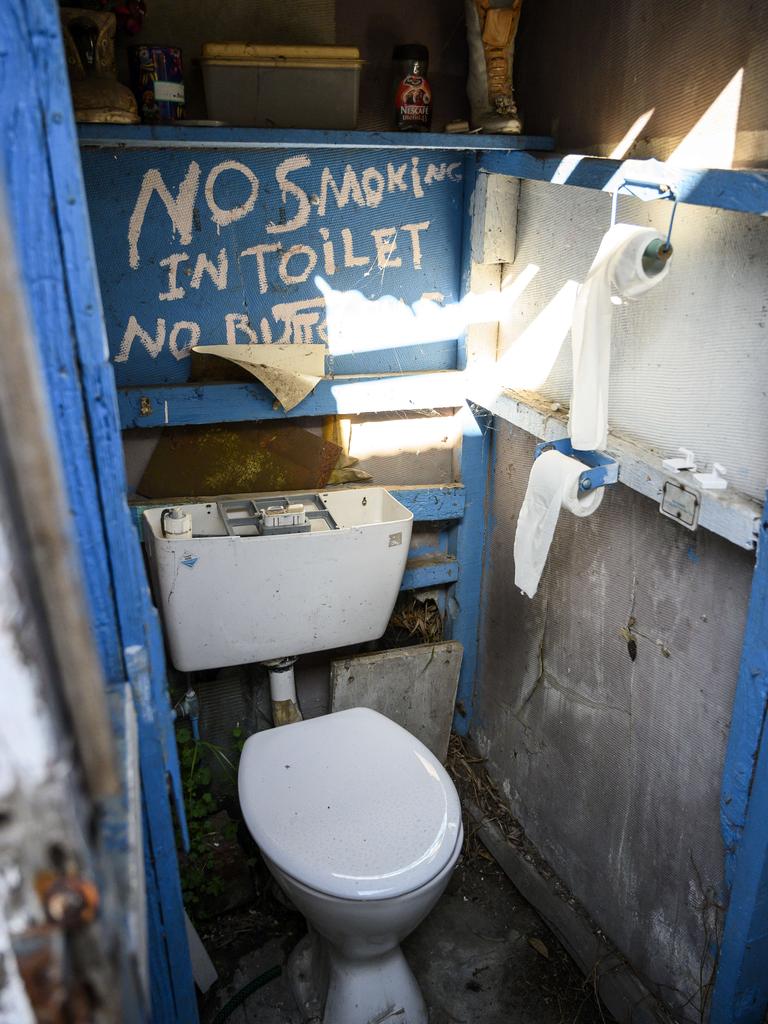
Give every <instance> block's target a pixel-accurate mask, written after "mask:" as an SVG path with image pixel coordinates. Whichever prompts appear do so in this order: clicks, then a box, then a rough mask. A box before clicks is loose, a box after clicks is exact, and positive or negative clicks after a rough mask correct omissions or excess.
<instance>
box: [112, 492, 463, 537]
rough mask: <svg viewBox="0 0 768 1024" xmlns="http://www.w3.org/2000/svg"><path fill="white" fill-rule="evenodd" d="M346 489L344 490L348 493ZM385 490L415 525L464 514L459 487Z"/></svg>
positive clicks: (136, 510) (134, 511)
mask: <svg viewBox="0 0 768 1024" xmlns="http://www.w3.org/2000/svg"><path fill="white" fill-rule="evenodd" d="M348 489H349V488H345V490H348ZM387 490H388V491H391V492H392V494H394V496H395V497H396V498H397V500H398V501H400V502H402V503H403V505H405V507H406V508H407V509H410V511H411V512H413V520H414V522H416V523H440V522H446V521H450V520H455V519H461V517H462V516H463V515H464V488H463V486H462V485H461V484H447V485H438V486H436V487H429V486H426V485H425V486H417V487H388V488H387ZM200 500H204V499H201V498H179V499H174V500H172V501H171V500H168V501H146V502H138V503H132V505H131V515H132V517H133V522H134V525H135V526H137V527H138V526H139V525H140V523H141V516H142V513H143V512H144V509H147V508H159V507H161V506H165V505H169V504H173V505H190V504H194V503H195V502H196V501H200Z"/></svg>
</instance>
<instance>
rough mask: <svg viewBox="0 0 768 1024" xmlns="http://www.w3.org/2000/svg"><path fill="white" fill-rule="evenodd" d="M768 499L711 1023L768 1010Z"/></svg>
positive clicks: (737, 747) (740, 718) (737, 713)
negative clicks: (727, 895)
mask: <svg viewBox="0 0 768 1024" xmlns="http://www.w3.org/2000/svg"><path fill="white" fill-rule="evenodd" d="M766 707H768V495H766V504H765V508H764V512H763V518H762V523H761V529H760V535H759V542H758V549H757V563H756V565H755V573H754V577H753V580H752V592H751V594H750V600H749V610H748V612H747V624H746V628H745V631H744V646H743V650H742V656H741V665H740V667H739V678H738V681H737V684H736V694H735V697H734V701H733V712H732V716H731V728H730V732H729V735H728V748H727V751H726V756H725V765H724V768H723V785H722V791H721V796H720V821H721V826H722V831H723V841H724V843H725V853H726V857H725V866H726V881H727V884H728V886H729V888H730V901H729V905H728V911H727V915H726V919H725V928H724V930H723V937H722V941H721V945H720V954H719V958H718V968H717V978H716V983H715V990H714V993H713V997H712V1011H711V1015H710V1021H711V1022H712V1024H732V1022H733V1024H760V1022H762V1021H763V1020H764V1017H765V1013H766V1010H768V975H766V971H765V965H766V963H767V962H768V929H767V928H766V921H768V829H766V822H768V732H767V731H766V729H765V714H766Z"/></svg>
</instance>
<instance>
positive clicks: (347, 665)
mask: <svg viewBox="0 0 768 1024" xmlns="http://www.w3.org/2000/svg"><path fill="white" fill-rule="evenodd" d="M461 654H462V650H461V644H460V643H456V641H452V640H449V641H448V642H444V643H437V644H418V645H417V646H414V647H401V648H398V649H397V650H393V651H378V652H377V653H376V654H358V655H353V656H350V657H348V658H343V659H340V660H338V661H332V662H331V711H344V710H346V709H347V708H359V707H364V708H373V710H374V711H379V712H381V714H382V715H386V716H387V718H390V719H392V721H393V722H397V724H398V725H401V726H402V727H403V728H404V729H407V730H408V732H410V733H411V734H412V735H414V736H415V737H416V738H417V739H419V740H421V742H422V743H423V744H425V746H427V747H429V749H430V750H431V751H432V753H433V754H434V755H435V757H437V758H439V759H440V761H441V762H445V759H446V756H447V754H448V740H449V739H450V735H451V720H452V719H453V705H454V701H455V700H456V687H457V686H458V682H459V668H460V666H461Z"/></svg>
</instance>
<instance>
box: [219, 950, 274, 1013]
mask: <svg viewBox="0 0 768 1024" xmlns="http://www.w3.org/2000/svg"><path fill="white" fill-rule="evenodd" d="M282 973H283V968H282V967H280V966H279V965H275V966H274V967H270V969H269V970H268V971H264V973H263V974H260V975H259V976H258V977H257V978H254V979H253V981H249V982H248V984H247V985H243V987H242V988H241V989H240V991H239V992H236V993H235V994H234V995H233V996H232V998H231V999H230V1000H229V1002H228V1003H225V1004H224V1006H222V1008H221V1009H220V1010H219V1012H218V1013H217V1014H216V1016H215V1017H214V1018H213V1022H212V1024H224V1021H225V1020H228V1019H229V1017H231V1015H232V1013H233V1012H234V1011H235V1010H236V1009H237V1008H238V1006H240V1004H241V1003H244V1002H245V1000H246V999H247V998H248V996H250V995H252V994H253V993H254V992H255V991H256V990H257V989H260V988H263V987H264V985H266V984H267V983H268V982H270V981H274V979H275V978H279V977H280V975H281V974H282Z"/></svg>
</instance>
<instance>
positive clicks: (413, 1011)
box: [288, 931, 427, 1024]
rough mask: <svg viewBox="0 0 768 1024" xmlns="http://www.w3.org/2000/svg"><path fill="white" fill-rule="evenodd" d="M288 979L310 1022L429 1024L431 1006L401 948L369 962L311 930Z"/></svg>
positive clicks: (292, 959)
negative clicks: (355, 957) (346, 953)
mask: <svg viewBox="0 0 768 1024" xmlns="http://www.w3.org/2000/svg"><path fill="white" fill-rule="evenodd" d="M288 976H289V980H290V984H291V989H292V991H293V995H294V998H295V1000H296V1004H297V1006H298V1007H299V1010H300V1012H301V1014H302V1016H303V1017H304V1020H305V1021H308V1022H309V1021H312V1022H318V1024H320V1022H321V1024H427V1007H426V1004H425V1003H424V997H423V996H422V994H421V989H420V988H419V986H418V983H417V981H416V979H415V978H414V976H413V971H412V970H411V968H410V967H409V966H408V963H407V961H406V959H405V957H404V956H403V953H402V951H401V949H400V947H399V946H395V948H394V949H390V950H388V951H387V952H385V953H382V954H381V955H380V956H377V957H371V958H366V959H363V960H360V959H354V958H350V957H347V956H345V955H344V954H343V953H341V952H340V951H339V950H337V949H335V948H334V947H333V946H331V945H330V944H329V943H327V942H326V941H325V940H324V939H323V938H321V937H320V936H319V935H318V934H317V933H316V932H313V931H310V933H309V934H308V935H306V936H305V937H304V938H303V939H302V940H301V942H300V943H299V944H298V946H297V947H296V949H294V951H293V953H292V954H291V956H290V959H289V961H288Z"/></svg>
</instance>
